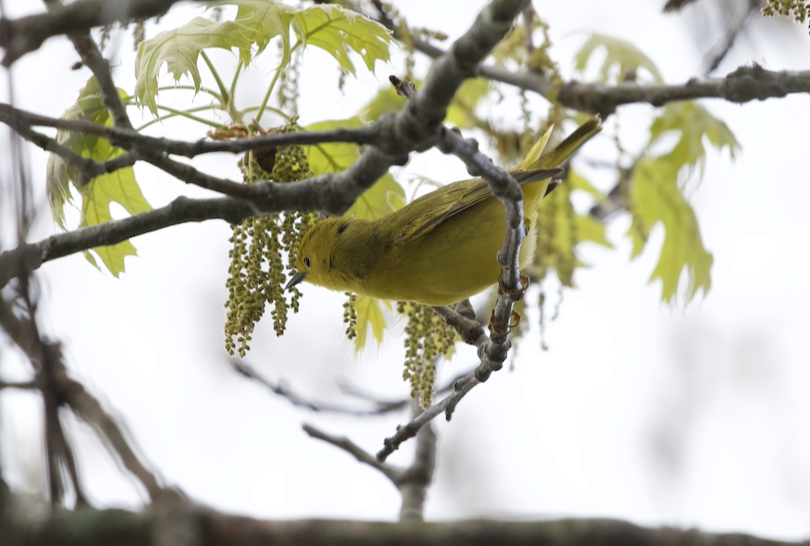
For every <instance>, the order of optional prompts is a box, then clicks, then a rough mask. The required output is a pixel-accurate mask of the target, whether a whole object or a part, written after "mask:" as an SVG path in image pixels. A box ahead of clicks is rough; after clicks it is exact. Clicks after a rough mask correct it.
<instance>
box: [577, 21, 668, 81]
mask: <svg viewBox="0 0 810 546" xmlns="http://www.w3.org/2000/svg"><path fill="white" fill-rule="evenodd" d="M602 48H604V49H605V50H606V52H607V56H606V57H605V60H604V61H603V62H602V66H601V67H600V69H599V74H600V76H601V80H602V81H606V82H607V81H613V82H616V81H621V80H623V79H624V75H625V74H627V72H628V71H629V70H632V71H635V72H638V69H639V68H643V69H644V70H645V71H646V72H647V73H648V74H649V75H650V77H651V78H652V81H654V82H656V83H661V82H662V81H663V78H662V77H661V73H660V72H659V71H658V67H657V66H655V63H654V62H652V60H651V59H650V58H649V57H647V56H646V55H645V54H644V53H642V52H641V50H639V49H638V48H637V47H636V46H634V45H633V44H631V43H630V42H628V41H626V40H622V39H620V38H613V37H611V36H605V35H603V34H596V33H594V34H591V36H590V38H588V40H586V41H585V43H584V44H583V45H582V48H580V50H579V51H578V52H577V54H576V55H575V56H574V60H575V61H576V65H575V69H576V70H577V71H578V72H580V73H581V72H584V71H585V68H586V67H587V66H588V62H589V61H590V59H591V56H592V55H593V54H594V52H596V51H597V50H600V49H602Z"/></svg>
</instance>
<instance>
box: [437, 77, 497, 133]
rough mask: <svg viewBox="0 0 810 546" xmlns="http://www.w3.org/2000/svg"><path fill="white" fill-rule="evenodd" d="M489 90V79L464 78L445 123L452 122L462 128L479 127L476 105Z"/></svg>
mask: <svg viewBox="0 0 810 546" xmlns="http://www.w3.org/2000/svg"><path fill="white" fill-rule="evenodd" d="M489 90H490V85H489V80H486V79H484V78H472V79H468V80H464V83H463V84H461V87H460V88H459V90H458V92H457V93H456V95H455V97H453V102H451V103H450V107H449V108H448V109H447V117H445V118H444V121H445V123H452V124H454V125H455V126H456V127H460V128H470V127H477V126H478V123H477V121H478V118H477V117H476V116H475V107H476V106H477V105H478V103H479V102H481V99H483V98H484V97H485V96H487V94H488V93H489Z"/></svg>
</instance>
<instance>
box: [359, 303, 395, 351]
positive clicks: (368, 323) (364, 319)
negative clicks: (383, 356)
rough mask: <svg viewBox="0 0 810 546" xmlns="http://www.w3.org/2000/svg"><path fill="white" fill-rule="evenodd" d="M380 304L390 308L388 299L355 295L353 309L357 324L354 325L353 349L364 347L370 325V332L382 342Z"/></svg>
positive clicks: (382, 317) (383, 326) (383, 327)
mask: <svg viewBox="0 0 810 546" xmlns="http://www.w3.org/2000/svg"><path fill="white" fill-rule="evenodd" d="M381 305H385V306H386V307H387V308H388V309H391V303H390V302H388V301H384V300H375V299H371V298H366V297H364V296H360V295H358V296H357V300H356V301H355V302H354V310H355V312H356V313H357V325H356V326H355V330H356V331H357V336H356V337H355V338H354V349H355V351H360V350H361V349H363V348H365V346H366V340H367V335H368V329H369V327H371V332H372V334H374V339H375V340H376V341H377V343H378V344H379V343H381V342H382V338H383V332H384V331H385V316H383V312H382V307H381Z"/></svg>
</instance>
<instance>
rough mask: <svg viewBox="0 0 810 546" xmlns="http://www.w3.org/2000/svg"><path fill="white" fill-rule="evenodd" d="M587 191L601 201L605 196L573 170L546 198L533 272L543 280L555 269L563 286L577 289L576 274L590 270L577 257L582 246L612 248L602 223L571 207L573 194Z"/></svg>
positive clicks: (532, 266)
mask: <svg viewBox="0 0 810 546" xmlns="http://www.w3.org/2000/svg"><path fill="white" fill-rule="evenodd" d="M574 191H585V192H587V193H589V194H591V195H593V196H594V197H595V198H596V199H597V201H598V200H602V199H604V195H603V194H602V193H601V192H600V191H599V190H597V189H596V188H594V187H593V186H592V185H591V184H590V182H588V181H587V180H586V179H585V178H583V177H582V176H581V175H579V174H577V173H576V172H575V171H573V170H570V171H569V173H568V179H567V180H566V181H565V182H563V184H562V185H561V186H560V187H558V188H557V189H555V190H554V191H553V192H551V193H550V194H549V195H548V196H546V197H545V198H544V199H543V201H542V202H541V204H540V211H539V215H538V218H537V224H538V229H537V241H536V245H537V248H536V250H535V255H534V261H533V262H532V265H531V266H530V268H529V271H530V272H531V273H533V274H534V275H535V276H536V277H538V278H540V279H542V278H545V276H546V275H547V274H548V271H549V269H554V270H555V272H556V273H557V277H558V278H559V279H560V283H562V285H563V286H568V287H569V288H573V287H574V270H575V269H576V268H577V267H587V264H585V263H583V262H582V261H580V260H579V258H578V257H577V247H578V245H579V244H580V243H581V242H584V241H590V242H593V243H596V244H599V245H602V246H606V247H611V246H612V245H611V244H610V242H608V240H607V238H606V237H605V226H604V224H602V223H601V222H599V221H598V220H595V219H593V218H591V217H589V216H581V215H579V214H577V213H576V211H575V210H574V207H573V205H572V204H571V193H572V192H574Z"/></svg>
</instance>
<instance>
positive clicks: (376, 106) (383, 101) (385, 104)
mask: <svg viewBox="0 0 810 546" xmlns="http://www.w3.org/2000/svg"><path fill="white" fill-rule="evenodd" d="M415 83H417V87H418V85H419V83H421V82H415ZM404 105H405V97H402V96H400V95H398V94H397V91H396V89H394V86H393V85H386V86H385V87H383V88H381V89H380V90H379V91H377V95H376V96H375V97H374V98H373V99H371V102H369V103H368V104H367V105H366V106H365V108H362V109H361V114H360V117H362V118H363V120H364V121H367V122H369V123H370V122H372V121H377V120H378V119H379V118H380V116H382V115H383V114H387V113H389V112H398V111H399V110H401V109H402V107H403V106H404Z"/></svg>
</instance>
